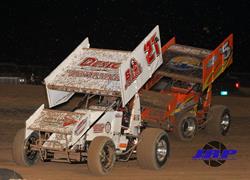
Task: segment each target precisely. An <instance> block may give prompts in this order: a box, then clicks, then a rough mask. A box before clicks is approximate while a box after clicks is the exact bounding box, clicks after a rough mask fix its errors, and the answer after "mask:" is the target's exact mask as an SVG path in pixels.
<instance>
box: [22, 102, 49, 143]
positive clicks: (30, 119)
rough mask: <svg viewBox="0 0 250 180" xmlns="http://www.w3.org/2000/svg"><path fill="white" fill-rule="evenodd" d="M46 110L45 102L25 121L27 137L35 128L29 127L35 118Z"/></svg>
mask: <svg viewBox="0 0 250 180" xmlns="http://www.w3.org/2000/svg"><path fill="white" fill-rule="evenodd" d="M43 110H44V104H42V105H41V106H40V107H39V108H38V109H37V110H36V111H35V112H34V113H33V114H32V115H31V116H30V117H29V119H28V120H26V122H25V139H26V138H27V137H29V135H31V133H32V132H33V130H31V129H28V128H27V127H29V126H30V125H31V124H33V123H34V122H35V120H36V119H37V118H38V116H39V115H40V114H41V112H42V111H43Z"/></svg>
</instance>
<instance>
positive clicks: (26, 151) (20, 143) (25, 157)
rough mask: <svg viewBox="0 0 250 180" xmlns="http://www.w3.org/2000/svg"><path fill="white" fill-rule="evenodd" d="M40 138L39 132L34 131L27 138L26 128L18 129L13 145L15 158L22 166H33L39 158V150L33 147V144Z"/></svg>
mask: <svg viewBox="0 0 250 180" xmlns="http://www.w3.org/2000/svg"><path fill="white" fill-rule="evenodd" d="M37 139H38V133H37V132H33V133H32V134H31V135H30V136H29V137H28V138H27V139H25V129H24V128H23V129H20V130H19V131H17V133H16V136H15V138H14V142H13V147H12V156H13V160H14V161H15V162H16V163H17V164H18V165H21V166H32V165H34V164H36V163H37V161H38V159H39V153H38V151H34V150H32V149H31V144H35V141H36V140H37Z"/></svg>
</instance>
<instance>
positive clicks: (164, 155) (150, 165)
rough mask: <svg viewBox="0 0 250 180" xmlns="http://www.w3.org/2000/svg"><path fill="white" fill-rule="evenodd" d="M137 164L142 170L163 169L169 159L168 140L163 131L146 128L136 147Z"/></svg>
mask: <svg viewBox="0 0 250 180" xmlns="http://www.w3.org/2000/svg"><path fill="white" fill-rule="evenodd" d="M136 151H137V162H138V164H139V166H140V167H141V168H143V169H151V170H158V169H161V168H164V167H165V165H166V162H167V159H168V157H169V140H168V135H167V133H166V132H165V131H163V130H162V129H158V128H146V129H145V130H144V131H143V132H142V133H141V136H140V139H139V143H138V145H137V149H136Z"/></svg>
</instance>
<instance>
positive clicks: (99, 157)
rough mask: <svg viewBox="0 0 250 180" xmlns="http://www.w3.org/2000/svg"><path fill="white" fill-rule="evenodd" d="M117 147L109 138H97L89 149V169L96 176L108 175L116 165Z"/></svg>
mask: <svg viewBox="0 0 250 180" xmlns="http://www.w3.org/2000/svg"><path fill="white" fill-rule="evenodd" d="M115 160H116V156H115V145H114V143H113V141H112V139H110V138H109V137H104V136H99V137H96V138H95V139H94V140H93V141H92V142H91V143H90V147H89V149H88V168H89V171H90V172H91V173H92V174H94V175H106V174H108V173H109V172H110V171H111V170H112V168H113V166H114V163H115Z"/></svg>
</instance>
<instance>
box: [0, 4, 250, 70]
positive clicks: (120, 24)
mask: <svg viewBox="0 0 250 180" xmlns="http://www.w3.org/2000/svg"><path fill="white" fill-rule="evenodd" d="M8 2H9V1H8ZM249 9H250V3H249V1H248V0H238V1H234V3H233V2H231V1H222V0H221V1H198V0H197V1H175V0H171V1H170V0H162V1H159V0H151V1H143V0H138V1H133V0H126V1H116V0H109V1H108V0H104V1H86V2H85V1H77V0H75V1H67V2H63V1H57V0H43V1H42V0H41V1H30V2H28V1H19V3H11V2H9V3H3V2H1V28H0V29H1V33H0V40H1V41H0V42H1V43H0V47H1V53H0V62H1V63H2V62H13V63H16V64H18V65H42V66H47V67H48V68H50V69H53V68H54V67H55V66H56V65H57V64H59V63H60V62H61V61H62V60H63V59H64V58H65V57H66V56H67V55H68V54H69V53H70V52H71V51H72V50H73V49H74V48H75V47H76V46H77V45H78V44H79V43H80V42H81V41H82V40H83V39H84V38H85V37H86V36H88V37H89V38H90V44H91V47H97V48H109V49H122V50H133V49H134V48H135V47H136V46H137V44H138V43H139V42H140V41H141V40H142V39H143V38H144V37H145V36H146V35H147V34H148V33H149V32H150V31H151V29H152V28H153V27H154V26H155V25H157V24H159V25H160V33H161V41H162V44H165V43H166V42H167V41H168V40H169V39H170V38H171V37H172V36H176V37H177V42H178V43H180V44H186V45H193V46H197V47H203V48H208V49H214V48H215V47H216V46H217V45H218V44H219V43H220V42H221V41H222V40H223V39H224V38H226V37H227V36H228V35H229V34H230V33H231V32H232V33H234V65H233V66H232V71H234V72H250V70H249V69H250V49H249V48H250V46H249V44H248V42H249V39H250V13H249Z"/></svg>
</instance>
